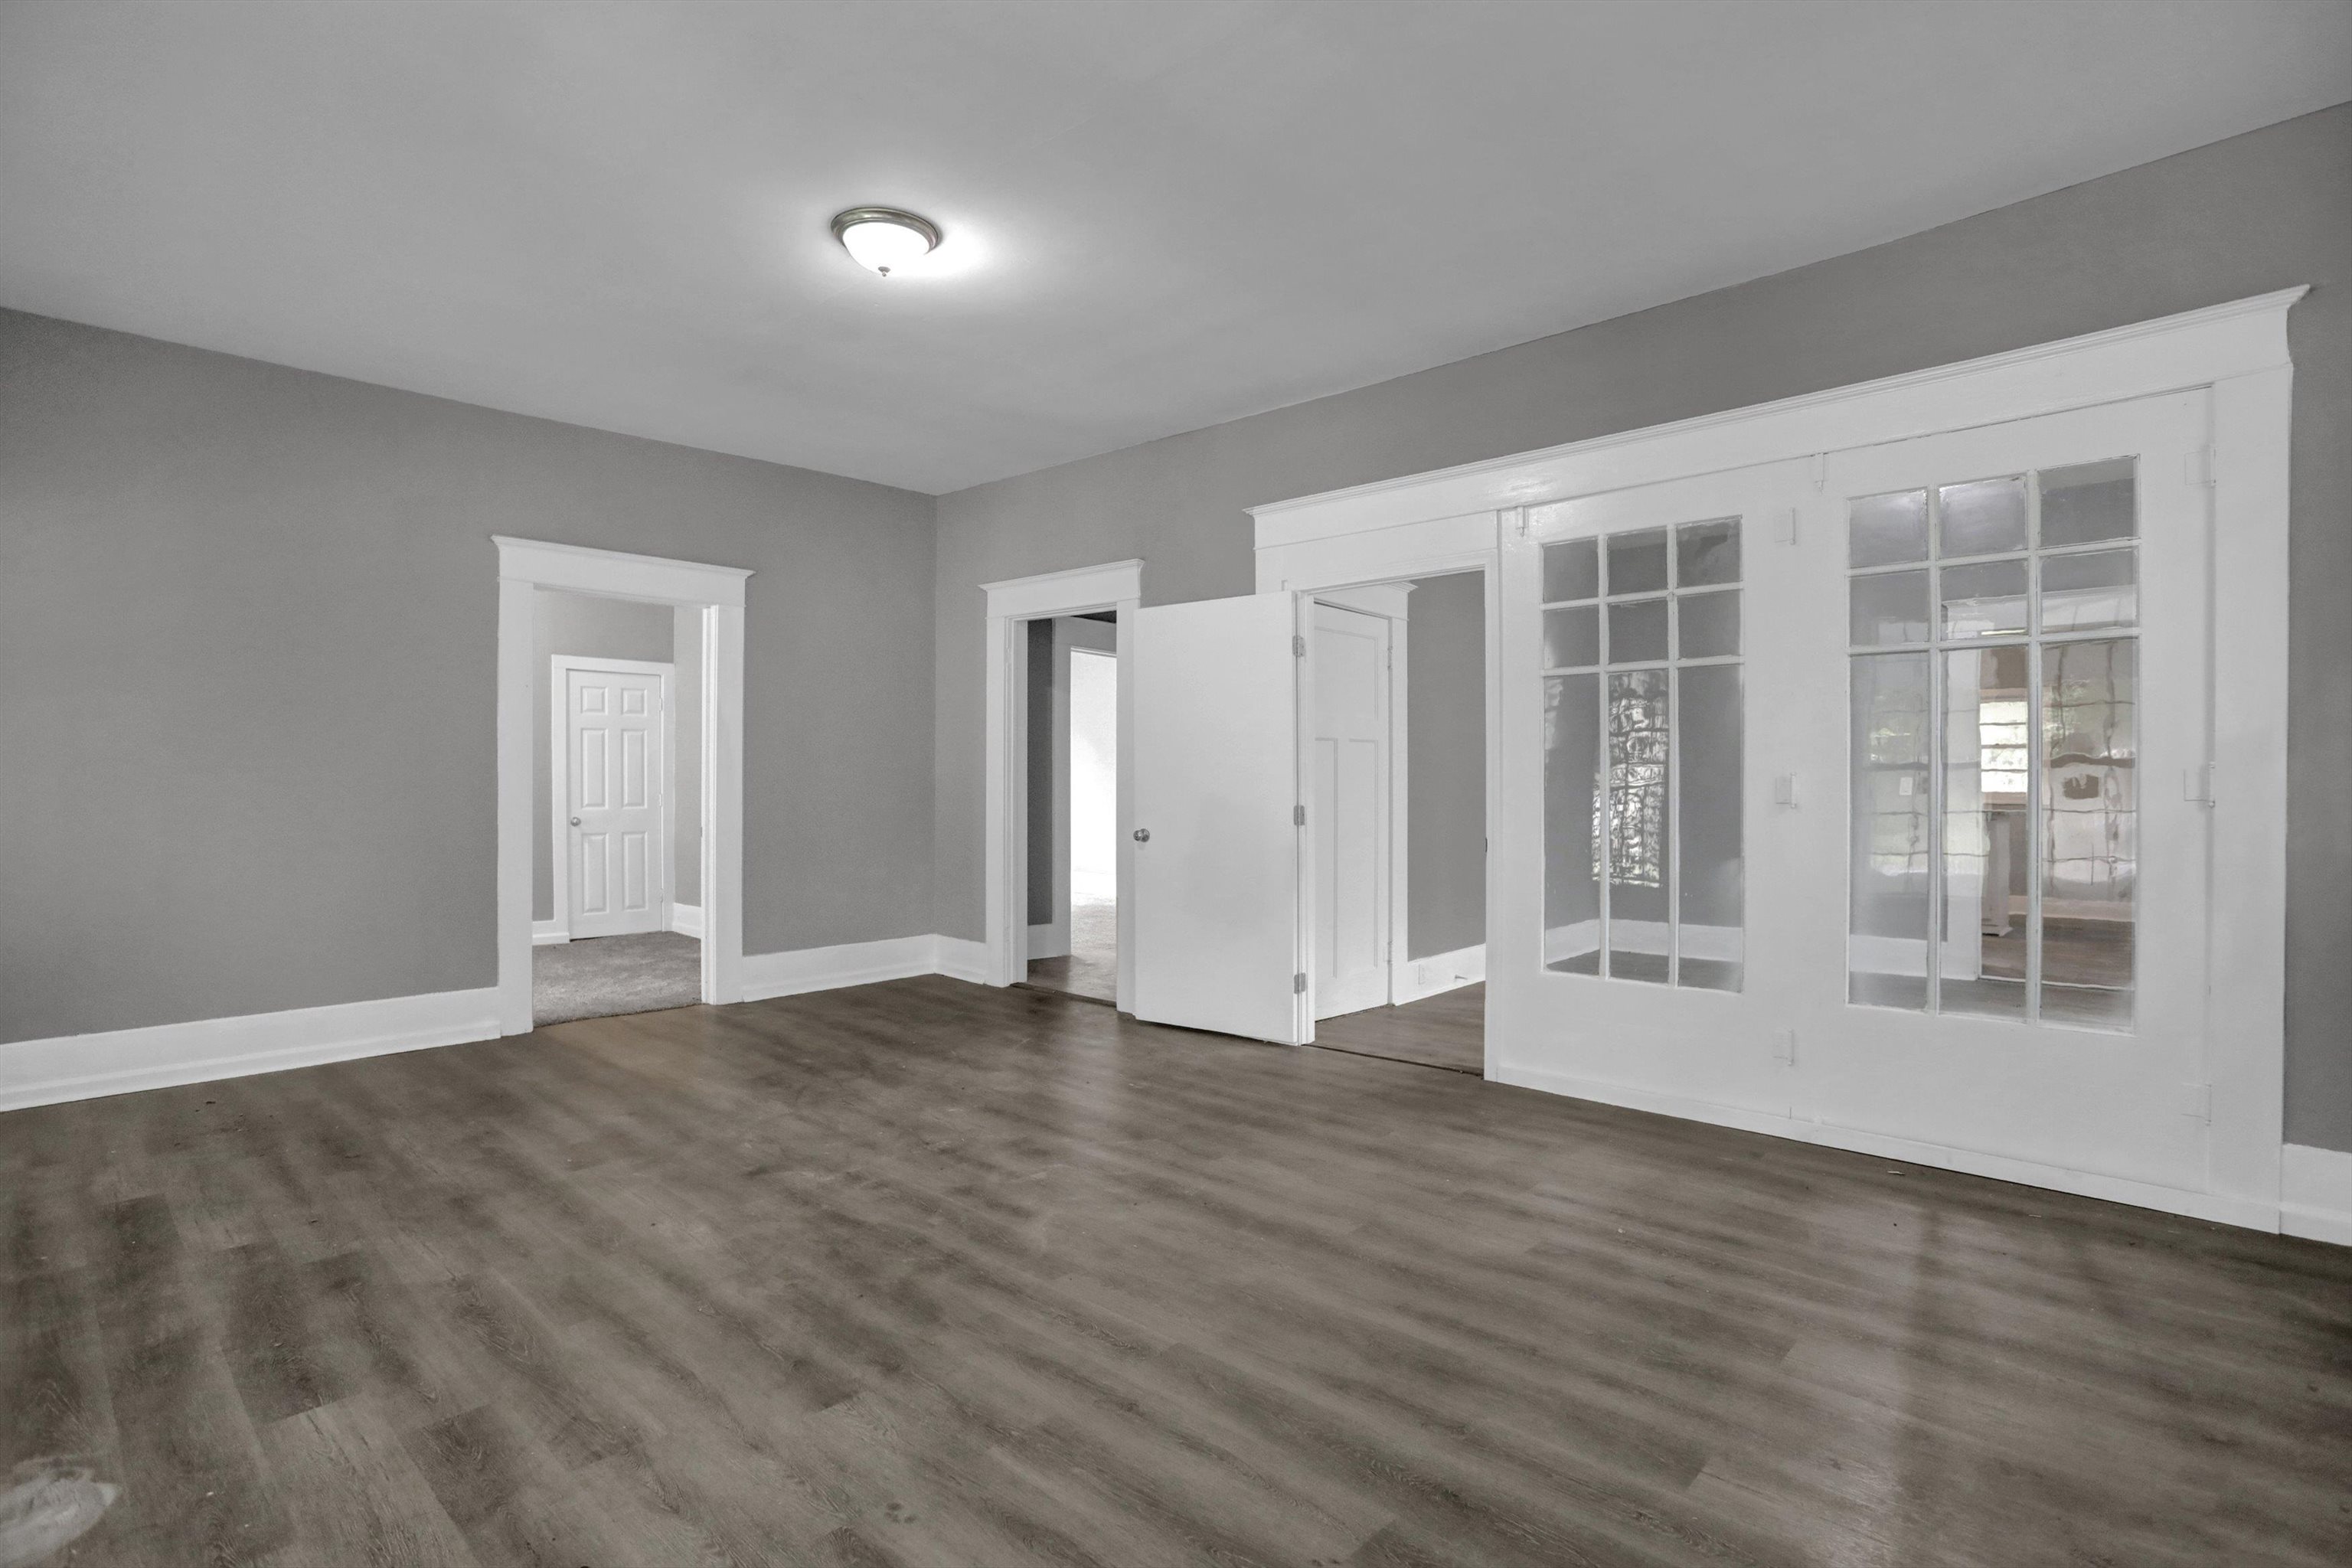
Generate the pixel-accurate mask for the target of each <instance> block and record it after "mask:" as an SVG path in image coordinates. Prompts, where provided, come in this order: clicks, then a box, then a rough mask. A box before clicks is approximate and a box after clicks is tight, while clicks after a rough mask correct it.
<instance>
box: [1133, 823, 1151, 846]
mask: <svg viewBox="0 0 2352 1568" xmlns="http://www.w3.org/2000/svg"><path fill="white" fill-rule="evenodd" d="M1135 841H1136V842H1137V843H1138V844H1149V843H1150V842H1151V829H1150V828H1149V827H1139V828H1137V829H1136V830H1135Z"/></svg>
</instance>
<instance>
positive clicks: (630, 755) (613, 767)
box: [531, 589, 702, 1024]
mask: <svg viewBox="0 0 2352 1568" xmlns="http://www.w3.org/2000/svg"><path fill="white" fill-rule="evenodd" d="M532 616H533V620H532V640H533V643H534V646H535V647H537V648H538V649H539V650H541V665H542V667H543V668H542V669H541V672H540V675H541V678H540V679H539V680H538V682H537V685H536V692H535V697H534V701H535V703H536V705H537V706H538V708H539V709H540V710H541V712H542V713H543V714H544V721H543V723H542V724H541V725H540V726H539V728H538V732H537V735H536V737H535V743H534V754H533V757H532V773H533V775H534V777H535V778H536V779H537V780H538V781H539V786H538V793H539V795H540V798H541V800H542V801H543V802H544V805H543V807H542V809H543V811H544V813H545V818H544V832H543V834H542V835H541V837H540V839H539V841H538V842H536V843H535V844H534V845H533V846H532V892H531V901H532V911H531V912H532V921H531V1017H532V1020H533V1022H534V1023H537V1024H557V1023H567V1022H571V1021H572V1020H575V1019H580V1018H598V1017H611V1016H617V1015H621V1014H625V1013H647V1012H655V1011H658V1010H660V1009H662V1008H667V1007H683V1006H688V1005H691V1004H692V1003H694V1002H696V1001H698V1000H699V998H700V994H701V971H702V958H701V943H700V941H699V938H700V934H701V929H702V921H701V910H700V908H699V907H698V905H697V904H696V902H695V900H696V898H697V896H698V876H697V872H698V869H699V868H698V865H697V864H696V862H697V861H698V858H699V857H698V855H697V854H696V853H695V852H694V848H693V847H694V846H695V845H696V844H697V842H698V838H699V836H700V819H701V799H700V791H699V789H698V787H697V781H698V774H699V772H700V767H699V763H700V734H701V724H700V717H701V715H700V707H701V681H700V674H701V671H700V660H699V658H698V643H699V640H700V624H699V617H698V612H697V611H695V610H693V609H691V608H689V607H686V606H679V605H658V604H648V603H646V602H643V601H639V600H632V599H622V598H615V597H613V596H611V595H596V594H574V593H568V592H564V591H561V590H549V589H541V590H539V591H538V592H537V593H536V594H535V595H534V596H533V603H532Z"/></svg>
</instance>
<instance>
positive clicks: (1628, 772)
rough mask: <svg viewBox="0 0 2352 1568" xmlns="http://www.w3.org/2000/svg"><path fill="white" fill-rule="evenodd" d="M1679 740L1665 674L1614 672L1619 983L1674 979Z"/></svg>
mask: <svg viewBox="0 0 2352 1568" xmlns="http://www.w3.org/2000/svg"><path fill="white" fill-rule="evenodd" d="M1613 560H1614V557H1613V555H1612V562H1613ZM1612 652H1613V649H1612ZM1672 734H1673V727H1672V711H1671V704H1670V700H1669V696H1668V687H1667V674H1666V671H1664V670H1663V669H1621V670H1612V671H1610V673H1609V802H1608V804H1609V825H1608V837H1609V846H1608V847H1609V924H1608V929H1609V973H1610V974H1611V975H1612V976H1613V977H1615V978H1617V979H1620V980H1654V981H1660V982H1663V981H1664V980H1666V979H1667V978H1668V973H1669V970H1668V957H1669V953H1670V952H1671V943H1670V942H1669V941H1668V931H1669V925H1668V916H1669V914H1670V912H1671V909H1670V904H1669V894H1668V892H1667V886H1668V879H1670V878H1671V877H1672V876H1673V875H1674V867H1673V866H1672V864H1671V860H1672V858H1673V853H1674V851H1673V845H1672V841H1671V838H1670V837H1669V835H1668V833H1667V824H1666V805H1667V783H1666V763H1667V751H1668V746H1669V743H1670V737H1671V736H1672Z"/></svg>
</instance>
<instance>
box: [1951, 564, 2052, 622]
mask: <svg viewBox="0 0 2352 1568" xmlns="http://www.w3.org/2000/svg"><path fill="white" fill-rule="evenodd" d="M1938 577H1939V581H1938V586H1939V587H1940V588H1941V590H1942V595H1943V600H1944V629H1943V633H1942V635H1943V636H1945V637H2023V636H2024V635H2025V634H2026V632H2027V631H2028V630H2030V629H2031V628H2030V627H2028V626H2027V625H2026V621H2025V598H2026V595H2025V563H2024V562H2023V561H1979V562H1978V563H1975V564H1974V565H1970V566H1947V567H1945V568H1944V569H1943V571H1942V573H1940V574H1938Z"/></svg>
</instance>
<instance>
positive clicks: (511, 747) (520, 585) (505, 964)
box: [491, 534, 751, 1035]
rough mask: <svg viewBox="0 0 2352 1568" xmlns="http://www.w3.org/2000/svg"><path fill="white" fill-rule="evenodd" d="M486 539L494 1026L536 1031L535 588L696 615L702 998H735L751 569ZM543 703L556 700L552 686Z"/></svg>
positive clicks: (739, 989)
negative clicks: (494, 771) (491, 570)
mask: <svg viewBox="0 0 2352 1568" xmlns="http://www.w3.org/2000/svg"><path fill="white" fill-rule="evenodd" d="M491 542H492V543H493V545H495V547H496V548H497V551H498V557H499V619H498V631H499V645H498V646H499V657H498V807H499V811H498V819H499V820H498V884H497V885H498V925H497V941H498V977H499V981H498V997H499V1032H500V1033H502V1034H508V1035H519V1034H524V1033H527V1032H529V1031H530V1027H531V915H530V907H531V843H532V840H533V838H534V837H536V836H537V835H538V834H539V833H540V832H541V831H543V829H544V826H545V819H544V816H543V815H542V814H543V813H544V812H545V810H546V804H545V798H544V797H543V796H542V797H540V798H539V799H534V798H533V797H534V795H538V792H537V791H536V790H535V789H534V788H533V786H532V782H531V775H532V771H533V770H532V763H531V749H532V741H531V736H532V732H533V730H534V725H533V723H532V710H533V707H534V702H533V699H532V686H533V684H534V681H533V674H534V670H535V668H536V666H537V660H536V658H535V657H534V655H533V653H532V650H531V643H532V637H533V632H532V626H533V620H534V616H535V609H536V605H535V603H534V599H533V595H534V594H535V593H536V592H537V590H539V589H541V588H558V589H562V590H565V591H567V592H572V593H582V594H604V595H612V596H614V597H618V598H625V599H640V600H645V601H647V602H650V603H654V604H664V605H684V606H687V607H689V608H691V609H693V610H694V611H695V612H696V618H697V619H698V621H699V623H700V634H701V635H700V637H699V638H698V642H699V650H698V657H699V658H700V659H701V661H702V683H701V684H702V722H701V735H702V778H701V792H702V801H701V806H702V904H701V909H702V928H703V929H702V934H701V937H700V942H701V946H702V1000H703V1001H704V1002H706V1003H709V1004H713V1005H719V1004H724V1003H730V1002H739V1001H740V1000H742V993H743V975H742V966H743V858H742V841H743V700H744V698H743V686H744V649H743V622H744V600H745V597H746V595H745V584H746V582H747V580H748V579H749V578H750V577H751V572H750V571H749V570H747V569H745V568H742V567H733V566H711V565H706V564H703V563H699V562H692V561H677V560H671V559H668V558H666V557H662V556H655V555H634V554H629V553H627V552H622V551H614V550H596V549H592V548H589V547H587V546H584V545H575V544H554V543H549V542H545V541H542V540H532V539H513V538H509V537H506V536H503V535H495V534H494V535H492V536H491ZM548 706H549V709H550V710H553V709H554V707H555V703H554V701H553V700H552V693H551V696H550V701H549V704H548ZM550 760H551V761H552V754H551V759H550Z"/></svg>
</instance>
